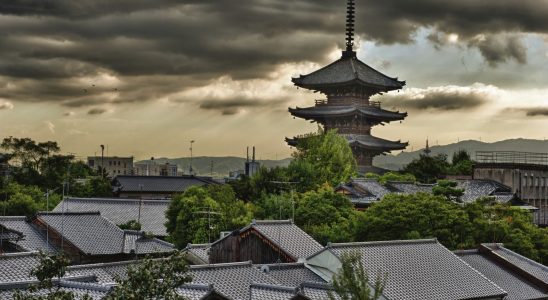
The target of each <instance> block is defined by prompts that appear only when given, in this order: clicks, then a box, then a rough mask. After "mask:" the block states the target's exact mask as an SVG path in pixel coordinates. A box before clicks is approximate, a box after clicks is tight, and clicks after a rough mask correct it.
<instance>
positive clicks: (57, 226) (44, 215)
mask: <svg viewBox="0 0 548 300" xmlns="http://www.w3.org/2000/svg"><path fill="white" fill-rule="evenodd" d="M36 218H37V219H39V220H42V221H43V222H45V223H46V224H47V225H48V226H49V227H50V228H51V229H53V230H55V231H56V232H58V233H59V234H60V235H62V236H63V237H64V239H66V240H67V241H68V242H70V243H72V244H73V245H74V246H76V247H77V248H78V249H80V251H82V253H85V254H88V255H99V254H118V253H124V231H123V230H121V229H120V228H118V227H117V226H116V225H114V224H113V223H111V222H109V221H108V220H107V219H105V218H103V217H102V216H101V214H100V213H99V212H78V213H71V212H65V213H61V212H53V213H51V212H49V213H48V212H40V213H38V214H37V215H36Z"/></svg>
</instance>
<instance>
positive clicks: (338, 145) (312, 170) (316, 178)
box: [288, 130, 357, 190]
mask: <svg viewBox="0 0 548 300" xmlns="http://www.w3.org/2000/svg"><path fill="white" fill-rule="evenodd" d="M296 148H297V151H296V152H294V153H293V158H294V159H293V160H292V161H291V163H290V164H289V167H288V172H289V175H290V177H291V179H292V181H297V182H300V184H299V185H300V186H301V187H304V188H305V189H306V190H311V189H314V188H317V187H319V186H321V185H322V184H324V183H329V184H331V186H337V185H339V184H340V183H343V182H347V181H348V180H349V179H350V178H351V177H352V176H355V175H356V174H357V173H356V170H357V165H356V160H355V159H354V155H353V154H352V149H351V148H350V146H349V145H348V141H347V140H346V139H345V138H344V137H342V136H340V135H338V134H337V132H336V130H329V131H327V132H325V133H324V132H321V131H320V132H319V133H318V134H310V135H308V136H307V137H305V138H302V139H300V140H299V143H298V145H297V147H296Z"/></svg>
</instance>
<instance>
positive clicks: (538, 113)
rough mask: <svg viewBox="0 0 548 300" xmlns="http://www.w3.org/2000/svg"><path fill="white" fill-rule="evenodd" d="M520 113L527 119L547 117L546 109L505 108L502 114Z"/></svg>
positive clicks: (547, 110) (547, 108)
mask: <svg viewBox="0 0 548 300" xmlns="http://www.w3.org/2000/svg"><path fill="white" fill-rule="evenodd" d="M516 112H517V113H520V114H524V115H525V116H527V117H548V107H546V106H544V107H523V108H507V109H505V110H504V111H503V113H516Z"/></svg>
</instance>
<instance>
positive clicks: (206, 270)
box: [190, 262, 277, 300]
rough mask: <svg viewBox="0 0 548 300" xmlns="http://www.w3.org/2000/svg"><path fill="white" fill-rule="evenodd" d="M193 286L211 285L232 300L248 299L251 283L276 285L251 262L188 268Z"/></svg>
mask: <svg viewBox="0 0 548 300" xmlns="http://www.w3.org/2000/svg"><path fill="white" fill-rule="evenodd" d="M190 275H191V276H192V277H193V279H192V283H194V284H213V286H214V287H215V289H216V290H218V291H219V292H221V293H222V294H224V295H226V296H228V297H230V298H232V299H234V300H246V299H249V287H250V286H251V284H252V283H260V284H277V283H276V282H275V281H274V280H273V279H272V278H270V277H268V276H265V275H264V274H263V273H262V272H261V271H259V270H258V269H257V268H255V267H254V266H253V265H252V264H251V262H243V263H230V264H212V265H201V266H190Z"/></svg>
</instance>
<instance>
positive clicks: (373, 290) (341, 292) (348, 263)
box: [328, 252, 386, 300]
mask: <svg viewBox="0 0 548 300" xmlns="http://www.w3.org/2000/svg"><path fill="white" fill-rule="evenodd" d="M385 285H386V276H385V277H384V278H383V277H381V276H379V275H378V276H377V279H376V280H375V282H374V283H371V282H370V280H369V275H368V274H367V272H366V270H365V268H364V267H363V263H362V256H361V255H360V254H359V253H357V252H356V253H352V252H350V253H343V254H342V255H341V269H340V270H339V272H338V273H337V274H335V275H334V276H333V290H334V293H333V292H329V293H328V297H329V300H335V299H341V300H377V299H379V298H380V297H381V296H382V292H383V290H384V287H385ZM335 294H336V295H337V296H338V297H336V296H335Z"/></svg>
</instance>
